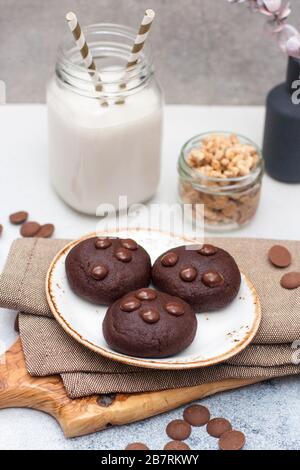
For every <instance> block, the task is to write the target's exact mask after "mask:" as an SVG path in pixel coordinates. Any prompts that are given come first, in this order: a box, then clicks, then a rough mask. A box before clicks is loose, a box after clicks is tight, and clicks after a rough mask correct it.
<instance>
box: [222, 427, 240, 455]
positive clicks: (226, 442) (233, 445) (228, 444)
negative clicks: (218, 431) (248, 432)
mask: <svg viewBox="0 0 300 470" xmlns="http://www.w3.org/2000/svg"><path fill="white" fill-rule="evenodd" d="M245 443H246V438H245V435H244V434H243V433H242V432H240V431H227V432H225V433H224V434H223V435H222V436H221V437H220V440H219V447H220V449H221V450H241V449H242V448H243V447H244V445H245Z"/></svg>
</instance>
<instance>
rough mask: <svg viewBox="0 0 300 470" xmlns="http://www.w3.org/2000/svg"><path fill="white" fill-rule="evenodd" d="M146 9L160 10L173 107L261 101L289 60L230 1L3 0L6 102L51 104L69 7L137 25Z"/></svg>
mask: <svg viewBox="0 0 300 470" xmlns="http://www.w3.org/2000/svg"><path fill="white" fill-rule="evenodd" d="M291 3H292V8H293V15H292V17H291V22H292V23H293V24H295V25H296V26H298V27H300V24H299V16H300V1H299V0H292V2H291ZM146 7H153V8H154V9H155V10H156V11H157V20H156V22H155V25H154V27H153V32H152V34H151V36H152V43H153V46H154V50H155V57H156V68H157V74H158V76H159V77H160V80H161V83H162V85H163V87H164V89H165V92H166V99H167V102H168V103H185V104H217V103H219V104H229V103H230V104H260V103H262V102H263V101H264V99H265V95H266V93H267V91H268V90H269V89H270V88H271V87H272V86H273V85H274V84H276V83H277V82H279V81H281V80H282V78H283V76H284V73H285V63H286V59H285V57H284V54H282V53H281V52H280V50H279V49H278V47H277V45H276V44H275V42H274V41H273V40H272V38H269V37H265V35H264V32H263V24H264V19H263V18H262V17H261V15H258V14H251V13H250V11H248V10H247V8H246V7H245V6H244V5H229V4H228V2H227V0H97V1H95V0H0V11H1V16H0V31H1V33H0V34H1V46H0V64H1V65H0V79H2V80H5V82H6V84H7V97H8V102H22V103H23V102H43V101H44V100H45V85H46V82H47V79H48V78H49V76H50V75H51V73H52V72H53V70H54V63H55V57H56V50H57V45H58V42H59V41H60V39H61V38H62V35H63V33H66V32H67V27H66V25H65V21H64V15H65V13H66V12H67V11H68V10H70V9H72V10H74V11H76V12H77V14H78V16H79V18H80V20H81V22H82V23H83V24H89V23H95V22H116V23H123V24H127V25H131V26H133V27H137V25H138V23H139V21H140V18H141V15H142V12H143V9H144V8H146ZM297 23H298V24H297Z"/></svg>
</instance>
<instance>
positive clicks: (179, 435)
mask: <svg viewBox="0 0 300 470" xmlns="http://www.w3.org/2000/svg"><path fill="white" fill-rule="evenodd" d="M191 432H192V428H191V425H190V424H189V423H187V422H186V421H183V419H175V420H174V421H171V422H170V423H169V424H168V426H167V429H166V433H167V435H168V436H169V437H170V438H171V439H173V440H174V441H184V440H185V439H187V438H188V437H189V436H190V434H191Z"/></svg>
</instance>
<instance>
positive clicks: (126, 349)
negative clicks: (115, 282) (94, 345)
mask: <svg viewBox="0 0 300 470" xmlns="http://www.w3.org/2000/svg"><path fill="white" fill-rule="evenodd" d="M102 328H103V335H104V338H105V340H106V342H107V343H108V345H109V346H110V347H111V348H112V349H113V350H115V351H118V352H120V353H123V354H127V355H129V356H136V357H153V358H158V357H168V356H173V355H175V354H177V353H179V352H180V351H182V350H184V349H186V348H187V347H188V346H189V345H190V344H191V343H192V341H193V339H194V337H195V334H196V330H197V319H196V315H195V313H194V311H193V310H192V308H191V307H190V306H189V305H188V304H187V303H186V302H184V301H183V300H181V299H179V298H177V297H172V296H170V295H168V294H165V293H162V292H158V291H155V290H152V289H146V288H145V289H140V290H137V291H134V292H131V293H129V294H127V295H125V296H124V297H123V298H122V299H119V300H117V301H116V302H115V303H114V304H113V305H111V306H110V307H109V309H108V311H107V313H106V315H105V318H104V321H103V324H102Z"/></svg>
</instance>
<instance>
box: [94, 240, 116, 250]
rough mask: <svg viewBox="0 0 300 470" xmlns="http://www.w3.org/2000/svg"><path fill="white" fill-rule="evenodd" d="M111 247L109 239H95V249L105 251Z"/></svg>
mask: <svg viewBox="0 0 300 470" xmlns="http://www.w3.org/2000/svg"><path fill="white" fill-rule="evenodd" d="M111 245H112V241H111V240H110V239H109V238H97V240H96V241H95V247H96V248H97V249H99V250H105V249H106V248H109V247H110V246H111Z"/></svg>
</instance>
